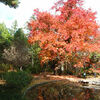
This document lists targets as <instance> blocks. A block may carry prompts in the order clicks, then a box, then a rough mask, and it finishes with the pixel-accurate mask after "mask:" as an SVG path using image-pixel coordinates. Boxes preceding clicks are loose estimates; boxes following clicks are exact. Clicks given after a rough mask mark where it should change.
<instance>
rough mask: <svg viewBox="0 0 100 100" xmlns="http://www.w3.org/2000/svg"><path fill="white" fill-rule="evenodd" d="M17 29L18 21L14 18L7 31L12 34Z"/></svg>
mask: <svg viewBox="0 0 100 100" xmlns="http://www.w3.org/2000/svg"><path fill="white" fill-rule="evenodd" d="M17 30H18V23H17V20H15V21H14V22H13V23H12V26H11V28H10V29H9V32H10V33H11V34H12V35H14V34H15V33H16V31H17Z"/></svg>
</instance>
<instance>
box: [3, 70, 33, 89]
mask: <svg viewBox="0 0 100 100" xmlns="http://www.w3.org/2000/svg"><path fill="white" fill-rule="evenodd" d="M3 78H4V80H6V84H7V86H9V87H13V88H18V89H22V88H24V87H25V86H27V85H28V84H29V83H30V81H31V79H32V77H31V76H30V75H29V74H28V73H26V72H23V71H19V72H7V73H5V74H4V76H3Z"/></svg>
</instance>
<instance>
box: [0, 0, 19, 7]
mask: <svg viewBox="0 0 100 100" xmlns="http://www.w3.org/2000/svg"><path fill="white" fill-rule="evenodd" d="M0 2H2V3H4V4H5V5H8V6H9V7H13V8H17V7H18V4H19V0H0Z"/></svg>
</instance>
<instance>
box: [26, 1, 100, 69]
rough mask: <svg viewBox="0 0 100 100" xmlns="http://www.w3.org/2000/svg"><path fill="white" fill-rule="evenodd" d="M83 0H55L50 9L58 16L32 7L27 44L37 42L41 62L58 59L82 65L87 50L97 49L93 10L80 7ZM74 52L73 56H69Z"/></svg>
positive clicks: (97, 42) (99, 32) (87, 52)
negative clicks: (32, 17) (32, 15)
mask: <svg viewBox="0 0 100 100" xmlns="http://www.w3.org/2000/svg"><path fill="white" fill-rule="evenodd" d="M82 2H83V0H67V1H65V0H59V1H58V2H57V3H55V5H54V6H53V7H52V9H55V11H56V12H58V13H59V14H58V15H52V14H51V13H49V12H47V11H46V12H40V11H39V10H38V9H36V10H34V16H35V19H31V20H30V23H29V29H30V36H29V39H28V41H29V43H30V44H34V43H36V41H38V42H39V46H40V47H41V52H40V54H39V56H40V57H42V60H41V62H42V63H44V62H48V61H49V60H54V59H56V58H59V60H60V61H61V60H62V61H66V60H67V61H68V62H70V61H75V62H74V63H73V66H80V67H81V66H83V63H84V62H85V61H88V60H89V54H90V53H91V52H100V39H99V38H98V36H100V31H99V25H98V24H97V23H96V20H95V19H96V17H95V14H96V13H95V12H92V11H91V10H90V9H89V10H85V9H84V8H82ZM73 55H74V57H73Z"/></svg>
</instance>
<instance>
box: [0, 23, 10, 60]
mask: <svg viewBox="0 0 100 100" xmlns="http://www.w3.org/2000/svg"><path fill="white" fill-rule="evenodd" d="M11 42H12V36H11V34H10V33H9V31H8V29H7V28H6V26H5V24H0V59H1V58H2V53H3V50H4V49H5V48H8V47H9V46H10V45H11Z"/></svg>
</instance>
